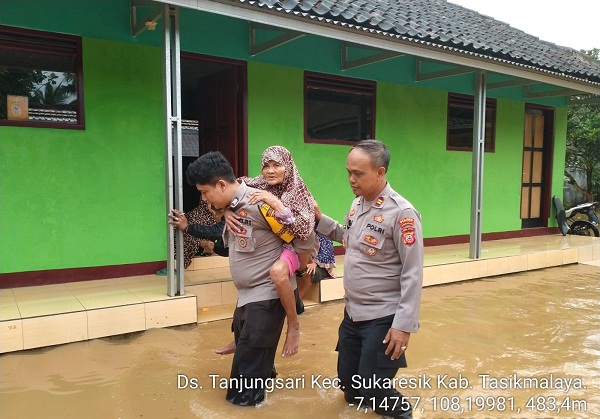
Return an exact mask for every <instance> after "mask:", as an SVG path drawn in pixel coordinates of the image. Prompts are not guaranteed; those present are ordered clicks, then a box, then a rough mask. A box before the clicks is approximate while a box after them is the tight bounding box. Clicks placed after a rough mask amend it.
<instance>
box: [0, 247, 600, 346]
mask: <svg viewBox="0 0 600 419" xmlns="http://www.w3.org/2000/svg"><path fill="white" fill-rule="evenodd" d="M468 255H469V245H468V244H455V245H444V246H432V247H426V248H425V272H424V286H433V285H439V284H446V283H451V282H456V281H464V280H471V279H478V278H485V277H491V276H496V275H504V274H510V273H514V272H523V271H529V270H535V269H542V268H546V267H553V266H561V265H567V264H572V263H588V264H592V265H595V266H598V267H599V269H598V272H599V274H600V238H592V237H579V236H566V237H563V236H561V235H549V236H536V237H528V238H518V239H505V240H494V241H486V242H483V244H482V257H481V259H479V260H471V259H469V257H468ZM336 260H337V268H336V272H337V274H338V278H336V279H329V280H324V281H322V282H321V283H320V284H318V285H313V287H312V289H311V290H310V292H309V294H308V295H307V296H306V297H305V304H306V305H307V306H310V305H311V304H318V303H320V302H325V301H332V300H338V299H341V298H343V293H344V291H343V285H342V276H343V273H344V267H343V263H344V257H343V256H338V257H337V258H336ZM166 290H167V286H166V278H165V277H159V276H156V275H145V276H136V277H125V278H114V279H103V280H96V281H86V282H72V283H65V284H56V285H46V286H35V287H24V288H12V289H0V353H5V352H12V351H18V350H23V349H32V348H38V347H44V346H51V345H57V344H61V343H69V342H75V341H82V340H87V339H94V338H99V337H105V336H112V335H119V334H123V333H129V332H135V331H142V330H146V329H150V328H160V327H169V326H176V325H182V324H189V323H196V322H207V321H212V320H219V319H224V318H229V317H231V315H232V313H233V308H234V306H235V301H236V298H237V292H236V290H235V287H234V286H233V283H232V282H231V278H230V277H229V267H228V259H227V258H221V257H218V256H211V257H202V258H200V257H199V258H195V259H194V262H193V264H192V265H191V266H190V267H189V268H188V270H187V271H186V295H185V296H182V297H174V298H171V297H168V296H167V295H166Z"/></svg>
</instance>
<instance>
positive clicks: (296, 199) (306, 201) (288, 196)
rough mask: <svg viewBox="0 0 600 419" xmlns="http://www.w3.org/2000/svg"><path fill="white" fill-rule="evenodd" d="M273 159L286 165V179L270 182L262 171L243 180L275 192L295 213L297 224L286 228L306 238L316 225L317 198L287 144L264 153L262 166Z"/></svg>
mask: <svg viewBox="0 0 600 419" xmlns="http://www.w3.org/2000/svg"><path fill="white" fill-rule="evenodd" d="M271 160H272V161H274V162H277V163H279V164H280V165H282V166H283V167H285V175H284V177H283V182H281V183H280V184H278V185H273V186H271V185H269V184H268V183H267V182H266V181H265V178H264V177H263V175H262V174H261V175H260V176H257V177H255V178H247V177H244V178H242V179H243V180H244V182H245V183H246V184H247V185H248V186H251V187H253V188H257V189H263V190H265V191H268V192H271V193H272V194H273V195H275V196H276V197H277V198H279V199H280V200H281V202H282V203H283V205H285V206H286V207H288V208H289V209H290V210H291V211H292V214H293V215H294V223H293V224H290V225H287V226H286V227H288V229H289V230H290V232H291V233H292V234H294V235H295V236H296V237H298V239H300V240H302V241H305V240H307V239H308V237H309V235H310V233H311V232H312V231H313V230H314V225H315V207H314V203H313V197H312V195H311V193H310V191H309V190H308V188H307V187H306V184H305V183H304V181H303V180H302V178H301V177H300V173H298V169H297V168H296V165H295V164H294V159H292V154H291V153H290V152H289V151H288V150H287V149H286V148H285V147H282V146H278V145H276V146H272V147H269V148H267V149H266V150H265V151H264V152H263V154H262V158H261V167H262V166H264V165H265V164H266V163H267V162H269V161H271Z"/></svg>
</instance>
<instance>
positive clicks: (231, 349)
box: [215, 340, 235, 355]
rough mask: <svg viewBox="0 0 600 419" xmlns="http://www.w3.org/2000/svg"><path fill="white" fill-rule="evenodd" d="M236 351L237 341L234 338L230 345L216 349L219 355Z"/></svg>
mask: <svg viewBox="0 0 600 419" xmlns="http://www.w3.org/2000/svg"><path fill="white" fill-rule="evenodd" d="M234 352H235V341H234V340H232V341H231V342H230V343H229V345H227V346H223V347H222V348H221V349H215V353H216V354H217V355H229V354H232V353H234Z"/></svg>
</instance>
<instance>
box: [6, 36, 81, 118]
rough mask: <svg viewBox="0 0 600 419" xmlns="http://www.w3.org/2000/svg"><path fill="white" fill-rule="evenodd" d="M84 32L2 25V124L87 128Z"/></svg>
mask: <svg viewBox="0 0 600 419" xmlns="http://www.w3.org/2000/svg"><path fill="white" fill-rule="evenodd" d="M82 74H83V71H82V64H81V38H80V37H76V36H70V35H61V34H55V33H49V32H40V31H32V30H26V29H18V28H12V27H8V26H2V25H0V125H16V126H30V127H53V128H71V129H83V128H84V127H85V125H84V115H83V77H82Z"/></svg>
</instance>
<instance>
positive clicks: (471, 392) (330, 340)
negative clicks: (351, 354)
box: [0, 265, 600, 419]
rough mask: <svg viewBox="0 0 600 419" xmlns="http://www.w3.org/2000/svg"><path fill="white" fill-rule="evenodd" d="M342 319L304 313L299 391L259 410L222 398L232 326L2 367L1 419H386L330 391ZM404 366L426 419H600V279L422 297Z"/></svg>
mask: <svg viewBox="0 0 600 419" xmlns="http://www.w3.org/2000/svg"><path fill="white" fill-rule="evenodd" d="M342 314H343V305H342V304H341V303H329V304H324V305H320V306H316V307H311V308H309V309H307V312H306V313H305V314H303V315H302V316H301V321H302V337H301V350H300V353H299V354H298V355H296V356H295V357H293V358H290V359H282V358H279V359H277V360H276V362H277V369H278V371H279V378H280V379H281V381H280V382H281V383H282V385H285V386H287V387H289V388H283V389H275V390H274V391H273V392H271V393H269V394H268V395H267V400H266V401H265V402H264V403H263V404H261V405H260V406H258V407H254V408H239V407H236V406H232V405H230V404H229V403H227V402H226V401H225V399H224V397H225V390H224V389H222V388H220V385H221V378H223V379H225V378H227V377H228V376H229V368H230V365H231V356H219V355H215V354H214V353H213V349H214V348H218V347H220V346H223V345H224V344H225V343H227V342H228V341H229V340H230V339H231V334H230V332H229V330H230V321H228V320H226V321H219V322H213V323H209V324H201V325H194V326H181V327H176V328H171V329H153V330H149V331H146V332H141V333H136V334H131V335H126V336H120V337H112V338H105V339H96V340H91V341H85V342H79V343H73V344H68V345H61V346H57V347H52V348H44V349H37V350H30V351H23V352H17V353H11V354H5V355H1V356H0V418H3V419H4V418H27V419H29V418H67V417H73V418H102V419H104V418H196V417H197V418H234V417H235V418H246V417H247V418H283V417H285V418H305V417H314V418H362V417H376V416H375V414H374V413H373V412H371V411H368V412H367V413H365V412H364V409H362V408H361V409H360V411H357V407H356V406H354V407H350V406H348V405H347V404H346V402H345V401H344V399H343V397H342V394H341V392H340V391H339V390H336V389H335V388H328V384H331V380H332V379H334V378H335V376H336V370H335V366H336V353H335V351H334V350H333V349H334V347H335V343H336V333H337V327H338V325H339V323H340V320H341V317H342ZM407 357H408V363H409V367H408V368H407V369H405V370H400V372H399V374H398V381H397V382H396V387H397V388H400V389H401V388H403V387H409V388H407V389H406V390H401V391H402V392H403V394H404V395H405V396H408V397H411V402H412V404H413V405H416V409H415V417H417V418H458V417H476V418H489V417H494V418H496V417H501V418H509V417H518V418H539V417H543V418H552V417H583V418H595V417H600V269H599V268H598V267H597V266H588V265H570V266H565V267H559V268H550V269H543V270H539V271H530V272H527V273H522V274H513V275H509V276H501V277H495V278H490V279H487V280H479V281H471V282H466V283H458V284H450V285H445V286H438V287H429V288H425V289H424V291H423V303H422V309H421V330H420V331H419V333H417V334H414V335H412V337H411V341H410V346H409V349H408V352H407ZM402 378H404V379H406V381H402V380H400V379H402ZM328 380H329V381H328ZM390 402H393V401H390Z"/></svg>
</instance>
